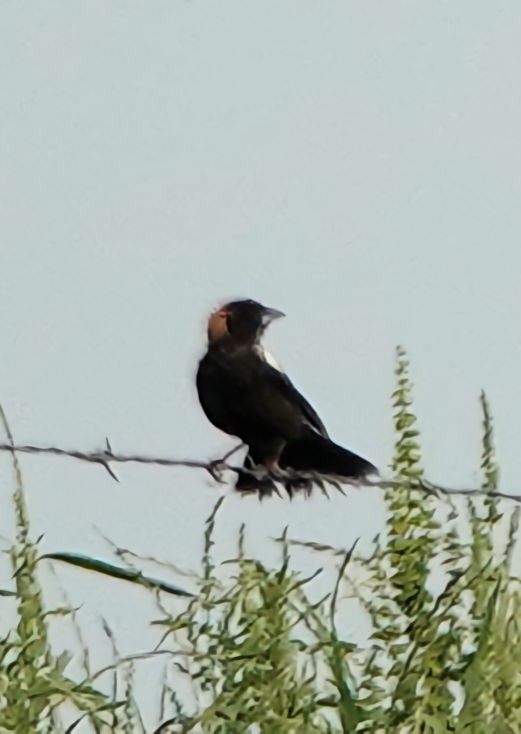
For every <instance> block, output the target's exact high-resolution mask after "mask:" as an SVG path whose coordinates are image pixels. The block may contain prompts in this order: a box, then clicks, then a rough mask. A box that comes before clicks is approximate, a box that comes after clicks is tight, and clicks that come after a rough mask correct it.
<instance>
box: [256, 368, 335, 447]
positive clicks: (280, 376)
mask: <svg viewBox="0 0 521 734" xmlns="http://www.w3.org/2000/svg"><path fill="white" fill-rule="evenodd" d="M265 369H266V372H267V374H266V378H267V382H269V385H270V392H272V393H273V395H274V396H276V395H279V396H280V398H283V399H284V400H285V401H288V402H289V403H290V404H291V405H293V406H294V407H295V408H296V409H297V410H299V411H300V413H301V414H302V418H303V420H304V423H306V424H307V425H308V426H309V427H310V428H311V429H312V430H313V431H316V432H317V433H318V434H319V435H321V436H323V437H324V438H329V435H328V432H327V429H326V427H325V425H324V424H323V422H322V421H321V419H320V417H319V415H318V413H317V411H316V410H315V409H314V408H313V406H312V405H310V403H308V401H307V400H306V398H305V397H304V396H303V395H301V393H300V392H299V391H298V390H297V388H296V387H295V385H294V384H293V383H292V382H291V380H290V379H289V377H288V376H287V375H286V374H285V373H284V372H281V371H279V370H278V369H275V368H274V367H272V366H271V365H270V364H269V363H267V362H266V366H265Z"/></svg>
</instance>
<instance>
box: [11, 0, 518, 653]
mask: <svg viewBox="0 0 521 734" xmlns="http://www.w3.org/2000/svg"><path fill="white" fill-rule="evenodd" d="M520 37H521V5H520V4H519V2H514V1H513V0H511V1H510V2H495V3H490V2H485V1H484V0H466V1H465V0H464V1H461V2H458V3H448V2H428V3H427V2H426V3H410V2H401V1H396V2H389V3H381V2H373V1H372V0H366V1H365V2H363V3H362V2H355V1H354V0H336V1H334V2H333V1H331V2H322V3H316V2H307V1H305V0H298V2H297V1H296V0H295V1H294V2H280V0H277V2H274V1H273V0H263V2H251V0H243V1H242V2H240V3H238V2H235V3H232V2H228V1H226V2H225V1H221V2H213V3H210V2H206V3H204V2H201V1H198V0H190V1H189V2H181V1H179V2H173V1H172V0H169V1H168V2H167V1H158V0H156V1H155V2H153V3H151V2H123V1H122V0H120V1H111V2H107V1H106V0H105V1H103V2H101V1H99V0H96V1H92V2H89V3H86V2H83V3H81V2H78V1H77V0H70V1H69V2H66V3H65V2H55V1H52V0H48V1H47V2H45V3H44V2H33V3H19V2H14V1H12V0H11V1H10V2H5V3H3V4H2V7H1V9H0V64H1V69H2V73H1V79H2V95H1V98H0V181H1V186H2V194H1V196H0V220H1V223H2V240H1V243H0V284H1V287H0V337H1V341H0V343H1V345H2V354H3V357H2V359H1V360H0V400H1V402H2V404H3V406H4V408H5V410H6V412H7V415H8V417H9V420H10V423H11V427H12V430H13V432H14V434H15V437H16V440H17V441H18V442H19V443H25V442H34V443H39V444H44V445H48V444H56V445H60V446H63V447H70V448H80V449H85V450H92V449H96V448H98V447H101V446H102V444H103V441H104V437H105V436H109V437H110V439H111V441H112V444H113V448H114V449H115V450H117V451H120V452H125V451H129V452H130V451H134V450H136V451H141V452H148V453H154V454H155V453H157V454H162V455H166V456H171V457H178V458H197V459H209V458H216V457H218V456H220V455H222V453H224V451H226V450H227V449H228V448H229V447H230V446H232V445H233V440H232V439H230V438H229V437H226V436H224V435H223V434H220V433H219V432H218V431H217V430H216V429H214V428H213V427H212V426H211V425H210V424H209V423H208V422H207V420H206V418H205V417H204V415H203V413H202V411H201V409H200V407H199V405H198V402H197V397H196V393H195V388H194V373H195V370H196V366H197V361H198V359H199V357H200V356H201V355H202V353H203V352H204V348H205V333H204V328H205V319H206V317H207V314H208V312H209V310H210V309H212V308H213V307H215V306H216V305H218V304H219V303H222V302H224V301H226V300H229V299H230V298H235V297H251V298H255V299H257V300H260V301H262V302H263V303H265V304H266V305H268V306H272V307H275V308H279V309H281V310H283V311H285V312H286V314H287V318H286V319H284V320H282V321H280V322H277V323H276V324H274V325H273V327H272V328H271V330H270V332H269V334H268V338H267V342H268V348H269V349H270V351H272V352H273V353H274V354H275V355H276V357H277V359H278V361H279V362H280V363H281V364H282V365H283V367H284V369H285V370H286V371H287V372H288V374H289V375H290V376H291V378H292V380H293V381H294V382H295V384H296V385H297V386H298V387H299V388H300V389H301V390H302V392H303V393H304V394H305V395H306V396H307V397H308V398H309V400H310V401H311V402H312V404H313V405H314V406H315V407H316V408H317V410H318V411H319V413H320V415H321V417H322V418H323V420H324V422H325V423H326V425H327V426H328V429H329V431H330V433H331V434H332V436H333V437H334V438H335V439H336V440H337V441H338V442H339V443H343V444H344V445H347V446H349V447H350V448H352V449H354V450H357V451H359V452H360V453H362V454H364V455H365V456H367V458H369V459H370V460H371V461H373V462H374V463H375V464H377V465H378V466H379V467H380V468H381V470H382V473H384V474H385V472H386V467H387V465H388V464H389V461H390V459H391V455H392V413H391V409H390V400H389V395H390V392H391V391H392V389H393V374H392V370H393V366H394V365H393V359H394V348H395V346H396V345H397V344H403V345H404V346H405V347H406V348H407V350H408V352H409V355H410V358H411V360H412V372H413V379H414V382H415V395H416V410H417V413H418V415H419V418H420V427H421V428H422V431H423V438H422V442H423V447H424V453H425V466H426V469H427V476H428V477H429V478H430V479H431V480H432V481H435V482H440V483H443V484H446V485H449V486H453V487H458V486H459V487H461V486H474V485H476V484H477V483H478V482H479V473H478V472H477V469H478V467H479V454H480V421H481V415H480V410H479V405H478V395H479V392H480V390H481V388H485V389H486V390H487V392H488V394H489V397H490V401H491V404H492V409H493V414H494V417H495V423H496V430H497V438H498V450H499V456H500V459H501V469H502V488H503V489H504V490H505V491H511V492H515V491H516V488H517V485H516V480H517V471H516V469H517V461H518V451H519V446H520V445H521V425H520V421H519V416H520V415H521V382H520V379H519V372H520V357H521V350H520V346H521V338H520V334H519V316H520V313H519V312H520V305H521V297H520V294H519V293H520V288H519V275H520V270H521V268H520V266H521V255H520V243H521V237H520V235H521V206H520V195H521V145H520V141H519V138H520V134H519V130H521V79H520V76H521V74H520V68H521V66H520V63H519V61H520V58H519V38H520ZM0 467H1V472H2V474H1V476H2V477H3V479H2V483H1V486H2V489H1V492H2V495H1V498H2V499H1V501H2V503H3V507H4V511H3V512H2V513H1V514H0V533H1V534H2V535H4V536H8V537H12V533H13V516H12V507H11V505H10V502H9V497H10V492H11V491H12V481H11V474H10V468H9V463H8V461H7V460H6V459H5V457H4V458H3V459H2V460H1V464H0ZM22 467H23V470H24V476H25V484H26V492H27V500H28V505H29V511H30V516H31V521H32V533H33V536H34V537H37V536H38V535H40V534H41V533H44V538H43V540H42V543H41V546H42V550H45V551H55V550H67V551H77V552H83V553H88V554H93V555H97V556H100V557H105V558H108V559H109V558H110V557H111V556H110V549H109V547H108V546H107V544H106V543H105V542H104V541H103V539H102V538H101V537H100V535H99V533H98V532H97V531H96V530H95V527H97V528H99V529H100V530H101V531H102V532H103V533H105V534H106V535H108V536H109V537H110V538H111V539H112V540H114V541H115V542H116V543H118V544H119V545H122V546H125V547H130V548H132V549H133V550H135V551H136V552H139V553H142V554H146V555H154V556H158V557H161V558H164V559H169V560H171V561H172V562H173V563H176V564H178V565H180V566H181V567H183V568H187V569H189V568H191V569H197V568H198V562H199V561H198V559H199V557H200V552H201V547H202V529H203V523H204V519H205V517H206V516H207V515H208V514H209V512H210V511H211V508H212V506H213V503H214V502H215V501H216V499H217V497H218V496H219V495H220V493H221V492H222V491H225V490H222V489H220V488H219V487H216V486H215V485H214V484H213V483H212V482H211V481H210V479H209V477H207V476H205V475H204V474H203V473H197V472H194V471H189V470H183V469H179V470H177V469H170V470H168V469H153V468H140V467H134V466H125V467H123V468H118V475H119V477H120V483H119V484H116V483H115V482H114V481H112V480H111V479H110V477H109V476H108V475H107V474H106V473H105V472H104V471H103V470H102V469H99V468H97V467H91V466H88V465H82V464H80V463H77V462H73V461H67V460H58V459H51V458H48V457H34V458H33V457H31V458H29V457H24V458H23V460H22ZM383 518H384V513H383V507H382V503H381V498H380V494H379V493H378V492H377V491H376V490H371V491H366V492H363V493H357V492H356V491H352V492H351V493H350V494H349V496H348V497H347V498H343V497H340V496H336V497H334V498H332V499H331V501H329V502H328V501H327V500H326V499H324V498H322V497H321V496H320V495H319V494H318V493H317V494H316V495H315V496H314V497H313V498H312V499H310V500H307V501H304V500H303V499H300V500H297V501H294V502H293V503H290V502H289V501H287V500H279V499H276V498H275V499H273V500H271V501H269V502H265V503H263V504H262V505H260V504H259V503H257V502H256V501H255V500H253V499H252V498H248V499H244V498H241V497H239V496H235V495H233V494H231V493H230V496H229V497H227V499H226V502H225V504H224V506H223V508H222V511H221V514H220V518H219V524H218V538H219V542H218V544H217V549H216V553H217V554H218V556H219V557H222V558H226V557H228V556H230V555H233V554H234V552H235V544H236V539H237V529H238V527H239V525H240V523H241V522H243V521H244V522H246V524H247V538H248V545H247V548H248V550H249V552H251V553H253V554H255V555H257V556H258V557H260V558H265V559H270V558H273V557H275V556H274V554H275V553H276V549H274V547H273V543H272V541H271V540H270V539H271V538H272V537H274V536H276V535H278V534H280V531H281V529H282V527H283V526H284V525H286V524H289V534H290V535H291V536H292V537H298V538H302V539H308V540H316V541H326V542H330V543H333V544H339V545H341V546H345V545H347V544H349V543H350V542H352V540H353V538H354V537H355V536H357V535H361V536H362V538H363V539H369V538H371V537H372V536H373V535H374V534H375V533H376V532H378V530H381V528H382V524H383ZM322 561H323V559H321V558H320V559H316V558H311V559H309V558H308V559H307V560H303V563H309V562H311V564H312V565H313V564H315V565H317V566H318V565H320V564H321V563H322ZM55 574H56V575H55V576H53V575H52V574H51V572H50V570H49V567H48V566H47V567H46V568H44V567H43V566H42V582H43V583H44V585H45V588H46V592H47V596H46V598H47V599H48V601H49V603H56V602H57V601H59V600H60V596H59V589H60V588H62V587H63V588H65V589H66V590H67V593H68V594H69V596H70V598H71V600H72V602H73V603H74V604H77V605H82V609H81V612H80V619H82V620H83V623H84V625H85V628H86V629H87V631H88V633H90V634H91V635H92V636H93V637H92V639H93V640H94V639H95V638H96V635H98V638H99V632H97V630H99V622H98V620H99V617H100V615H101V614H103V615H104V616H105V617H106V618H107V620H108V621H109V624H111V625H112V626H113V627H114V628H115V629H116V630H117V637H118V640H119V642H120V647H121V650H122V651H123V652H130V651H135V650H137V649H146V648H147V647H150V646H151V645H152V644H153V642H154V641H155V640H156V639H157V637H156V631H155V630H150V629H148V628H147V627H146V625H147V621H148V620H149V619H150V618H152V617H153V616H157V615H156V612H155V610H154V609H151V607H150V606H149V605H148V603H147V601H146V599H145V595H144V593H143V592H141V591H140V590H136V589H134V588H132V587H129V586H127V585H125V584H123V583H116V582H110V581H109V580H104V579H99V578H97V577H93V576H92V575H89V574H87V573H86V572H81V571H79V570H75V569H71V568H64V567H63V566H56V567H55ZM155 575H157V573H156V574H155ZM178 581H179V583H180V584H182V579H180V578H179V579H178ZM9 583H10V581H9V575H8V571H7V568H6V569H5V573H4V576H3V578H2V580H1V583H0V586H1V587H6V586H8V585H9ZM185 585H186V584H185ZM58 638H59V635H58ZM98 638H96V639H98ZM60 642H62V643H63V640H60V639H58V644H60ZM93 644H94V643H93ZM103 654H104V653H103V650H102V649H100V650H99V658H98V661H99V663H100V664H102V663H103V662H105V658H104V657H103Z"/></svg>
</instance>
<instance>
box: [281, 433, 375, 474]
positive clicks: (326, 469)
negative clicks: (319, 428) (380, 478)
mask: <svg viewBox="0 0 521 734" xmlns="http://www.w3.org/2000/svg"><path fill="white" fill-rule="evenodd" d="M279 465H280V467H281V469H284V468H290V469H294V470H295V471H314V472H317V474H336V475H337V476H341V477H348V478H350V479H360V478H362V477H365V476H367V475H368V474H373V473H378V470H377V468H376V467H375V466H373V464H371V462H370V461H367V460H366V459H363V458H362V457H361V456H358V455H357V454H355V453H353V452H352V451H349V449H344V448H343V447H342V446H339V445H338V444H336V443H334V442H333V441H331V440H330V439H328V438H324V436H320V435H319V434H318V433H314V432H312V431H309V433H307V434H306V435H305V436H303V437H301V438H299V439H298V440H297V441H292V442H291V443H289V444H287V445H286V447H285V448H284V451H283V452H282V455H281V457H280V461H279Z"/></svg>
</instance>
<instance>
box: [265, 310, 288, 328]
mask: <svg viewBox="0 0 521 734" xmlns="http://www.w3.org/2000/svg"><path fill="white" fill-rule="evenodd" d="M285 315H286V314H285V313H283V312H282V311H277V309H276V308H266V307H265V308H264V310H263V312H262V324H263V326H268V324H271V322H272V321H275V319H281V318H282V317H283V316H285Z"/></svg>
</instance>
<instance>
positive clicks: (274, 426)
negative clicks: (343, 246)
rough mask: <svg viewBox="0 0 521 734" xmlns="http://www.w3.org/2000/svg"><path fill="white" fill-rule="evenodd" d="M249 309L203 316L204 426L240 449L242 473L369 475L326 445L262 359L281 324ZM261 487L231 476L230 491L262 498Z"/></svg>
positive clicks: (265, 485) (352, 457) (309, 412)
mask: <svg viewBox="0 0 521 734" xmlns="http://www.w3.org/2000/svg"><path fill="white" fill-rule="evenodd" d="M282 315H283V314H281V313H280V312H279V311H275V310H273V309H268V308H266V307H264V306H262V305H261V304H259V303H257V302H255V301H250V300H248V301H234V302H232V303H228V304H226V305H225V306H223V307H222V308H221V309H219V310H218V311H216V312H215V313H213V314H212V315H211V316H210V320H209V324H208V351H207V352H206V354H205V355H204V357H203V358H202V360H201V361H200V363H199V369H198V371H197V379H196V384H197V391H198V394H199V400H200V403H201V406H202V408H203V410H204V412H205V413H206V416H207V417H208V419H209V420H210V421H211V422H212V423H213V424H214V425H215V426H217V428H220V429H221V430H222V431H225V432H226V433H229V434H231V435H234V436H238V437H239V438H240V439H241V440H242V441H243V442H244V443H245V444H247V446H248V456H247V457H246V461H245V467H246V468H252V467H253V466H257V465H262V466H264V467H265V468H266V469H268V470H272V471H273V470H277V469H283V470H284V469H294V470H295V471H313V472H317V473H320V474H333V475H338V476H343V477H350V478H356V477H361V476H364V475H366V474H368V473H371V472H374V471H376V469H375V467H374V466H373V465H372V464H370V463H369V462H368V461H366V460H365V459H362V458H361V457H359V456H357V455H356V454H354V453H353V452H351V451H348V450H347V449H344V448H342V447H341V446H338V445H337V444H335V443H333V441H331V440H330V438H329V436H328V433H327V431H326V428H325V426H324V424H323V422H322V421H321V419H320V418H319V416H318V414H317V412H316V411H315V410H314V408H313V407H312V406H311V405H310V404H309V403H308V401H307V400H306V399H305V398H304V397H303V396H302V395H301V394H300V393H299V391H298V390H297V389H296V388H295V386H294V385H293V383H292V382H291V380H290V379H289V378H288V377H287V375H285V374H284V373H282V372H281V371H279V370H277V369H275V368H274V367H273V366H272V365H271V364H269V363H268V361H267V360H266V359H265V357H264V353H263V351H262V349H261V347H260V339H261V337H262V334H263V332H264V330H265V328H266V326H267V325H268V324H269V323H270V322H271V321H272V320H273V319H274V318H277V317H279V316H282ZM272 487H273V483H272V482H271V481H269V480H266V479H265V480H261V481H259V480H258V479H257V478H256V477H252V475H251V474H248V473H247V472H244V473H243V474H240V475H239V479H238V482H237V488H238V489H247V488H248V489H249V488H255V489H258V490H261V491H262V490H265V491H267V490H268V489H270V488H272Z"/></svg>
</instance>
